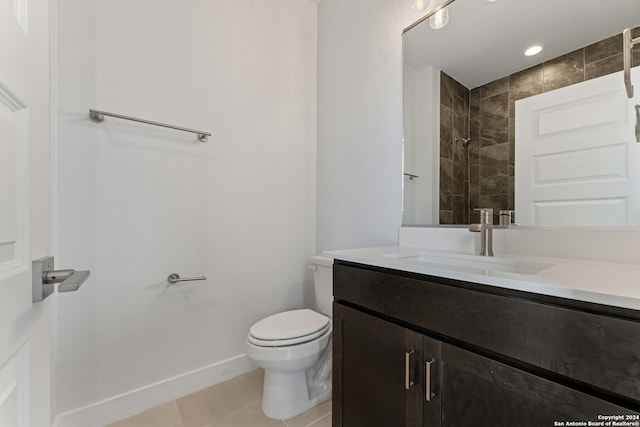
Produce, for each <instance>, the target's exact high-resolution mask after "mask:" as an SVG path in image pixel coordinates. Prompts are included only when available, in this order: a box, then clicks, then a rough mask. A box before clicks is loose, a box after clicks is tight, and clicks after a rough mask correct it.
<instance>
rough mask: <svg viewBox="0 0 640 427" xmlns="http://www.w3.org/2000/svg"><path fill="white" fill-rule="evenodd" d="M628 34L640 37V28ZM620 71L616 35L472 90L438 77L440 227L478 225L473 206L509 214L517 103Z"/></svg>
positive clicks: (638, 50)
mask: <svg viewBox="0 0 640 427" xmlns="http://www.w3.org/2000/svg"><path fill="white" fill-rule="evenodd" d="M632 35H633V37H634V38H635V37H638V36H640V27H637V28H634V29H633V31H632ZM632 65H633V66H634V67H636V66H638V65H640V46H635V47H634V49H633V64H632ZM622 67H623V64H622V34H618V35H615V36H613V37H609V38H607V39H604V40H602V41H599V42H597V43H594V44H592V45H589V46H586V47H584V48H582V49H578V50H576V51H573V52H570V53H567V54H566V55H562V56H560V57H558V58H555V59H552V60H550V61H547V62H544V63H542V64H539V65H536V66H533V67H531V68H528V69H526V70H523V71H520V72H517V73H515V74H511V75H509V76H506V77H503V78H501V79H498V80H495V81H492V82H490V83H487V84H485V85H482V86H480V87H477V88H475V89H472V90H471V91H469V90H468V89H466V88H465V87H464V86H462V85H461V84H460V83H458V82H457V81H455V80H454V79H453V78H451V77H450V76H448V75H447V74H445V73H441V79H440V82H441V83H440V90H441V105H440V224H469V223H474V222H478V221H479V215H478V213H477V212H474V211H473V209H474V208H478V207H483V208H492V209H493V212H494V224H497V223H498V213H499V211H500V210H501V209H514V198H515V196H514V176H515V161H514V159H515V102H516V101H517V100H519V99H523V98H526V97H529V96H533V95H537V94H540V93H542V92H547V91H550V90H554V89H558V88H561V87H565V86H569V85H572V84H575V83H579V82H583V81H585V80H590V79H593V78H596V77H601V76H604V75H606V74H610V73H614V72H617V71H621V70H622ZM456 102H458V106H459V109H456ZM465 102H466V104H465ZM465 105H466V106H467V107H468V111H467V112H466V113H465V112H463V111H462V108H463V107H464V106H465ZM464 126H467V127H464ZM460 136H461V137H463V138H467V137H470V138H471V143H470V144H469V148H468V150H469V151H468V164H467V166H466V167H465V165H464V159H462V157H464V156H465V152H464V148H463V147H462V144H461V143H460V142H457V143H456V142H455V138H456V137H460ZM458 168H461V170H458ZM465 181H466V182H467V184H468V185H466V186H465V185H464V184H465ZM461 187H462V188H461ZM516 221H517V212H516Z"/></svg>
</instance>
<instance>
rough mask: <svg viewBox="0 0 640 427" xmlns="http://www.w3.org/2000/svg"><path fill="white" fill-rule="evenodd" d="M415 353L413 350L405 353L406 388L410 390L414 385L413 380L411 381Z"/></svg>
mask: <svg viewBox="0 0 640 427" xmlns="http://www.w3.org/2000/svg"><path fill="white" fill-rule="evenodd" d="M412 354H413V350H411V351H407V352H406V353H405V354H404V388H405V389H406V390H409V389H410V388H411V386H412V385H413V381H411V355H412Z"/></svg>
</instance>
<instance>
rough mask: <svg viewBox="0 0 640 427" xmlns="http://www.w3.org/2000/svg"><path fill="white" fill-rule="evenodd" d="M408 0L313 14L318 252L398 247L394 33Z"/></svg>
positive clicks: (327, 5)
mask: <svg viewBox="0 0 640 427" xmlns="http://www.w3.org/2000/svg"><path fill="white" fill-rule="evenodd" d="M412 4H413V1H412V0H349V1H344V0H323V1H322V3H320V6H319V8H318V154H317V155H318V177H317V179H318V189H317V191H318V202H317V204H318V214H317V221H318V227H317V233H318V234H317V242H318V243H317V244H318V246H317V247H318V250H330V249H345V248H352V247H364V246H376V245H385V244H394V243H397V242H398V227H399V226H400V221H401V214H402V30H403V29H404V28H405V27H407V26H408V25H410V24H411V23H412V22H414V21H415V20H416V19H418V17H419V16H421V15H422V12H418V11H416V10H414V9H412Z"/></svg>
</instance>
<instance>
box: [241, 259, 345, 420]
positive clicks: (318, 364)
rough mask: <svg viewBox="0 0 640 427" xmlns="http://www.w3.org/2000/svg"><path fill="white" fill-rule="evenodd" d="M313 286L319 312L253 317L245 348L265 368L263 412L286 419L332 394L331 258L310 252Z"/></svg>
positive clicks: (274, 417) (290, 312)
mask: <svg viewBox="0 0 640 427" xmlns="http://www.w3.org/2000/svg"><path fill="white" fill-rule="evenodd" d="M311 263H312V265H311V266H310V268H311V269H312V270H313V271H314V287H315V290H316V300H317V303H318V307H319V308H320V311H322V312H323V313H324V314H321V313H318V312H316V311H313V310H310V309H301V310H291V311H285V312H282V313H276V314H274V315H271V316H268V317H266V318H264V319H262V320H260V321H258V322H256V323H255V324H254V325H253V326H252V327H251V329H250V330H249V334H248V335H247V338H246V341H245V353H246V355H247V357H249V358H250V359H251V360H253V362H254V363H255V364H256V365H258V366H260V367H262V368H264V370H265V374H264V388H263V396H262V411H263V412H264V414H265V415H266V416H267V417H269V418H273V419H278V420H285V419H289V418H293V417H295V416H297V415H300V414H301V413H303V412H305V411H307V410H308V409H310V408H312V407H313V406H315V405H317V404H319V403H321V402H323V401H325V400H327V399H328V398H329V397H330V396H331V332H332V325H331V302H332V300H333V295H332V293H333V292H332V291H333V289H332V274H331V271H332V269H333V259H330V258H326V257H321V256H315V257H312V260H311Z"/></svg>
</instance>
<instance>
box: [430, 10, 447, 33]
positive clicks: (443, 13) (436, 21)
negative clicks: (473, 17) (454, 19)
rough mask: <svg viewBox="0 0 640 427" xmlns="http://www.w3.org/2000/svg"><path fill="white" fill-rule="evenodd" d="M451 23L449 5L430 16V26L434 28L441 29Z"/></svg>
mask: <svg viewBox="0 0 640 427" xmlns="http://www.w3.org/2000/svg"><path fill="white" fill-rule="evenodd" d="M448 23H449V7H448V6H446V7H443V8H442V9H440V10H439V11H437V12H436V13H434V14H433V15H431V16H430V17H429V26H430V27H431V28H433V29H434V30H439V29H440V28H442V27H444V26H445V25H447V24H448Z"/></svg>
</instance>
